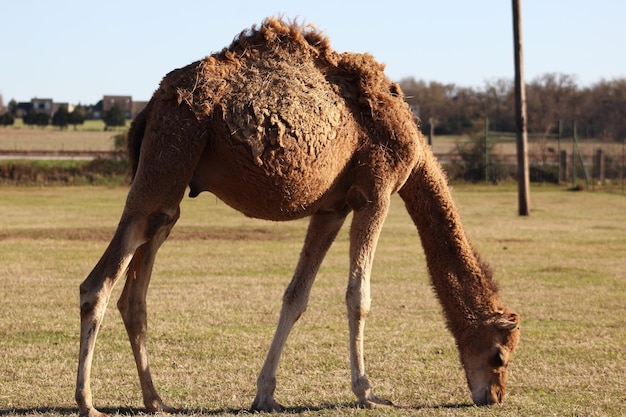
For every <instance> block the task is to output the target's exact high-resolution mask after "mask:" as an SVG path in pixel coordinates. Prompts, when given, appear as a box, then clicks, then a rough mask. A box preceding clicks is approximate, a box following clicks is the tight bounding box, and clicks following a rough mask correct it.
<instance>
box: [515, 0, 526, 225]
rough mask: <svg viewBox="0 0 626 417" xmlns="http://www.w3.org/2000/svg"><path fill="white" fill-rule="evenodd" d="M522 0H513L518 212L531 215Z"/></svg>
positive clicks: (522, 214)
mask: <svg viewBox="0 0 626 417" xmlns="http://www.w3.org/2000/svg"><path fill="white" fill-rule="evenodd" d="M521 1H522V0H513V43H514V48H513V50H514V55H515V122H516V123H515V124H516V126H517V197H518V214H519V215H520V216H528V215H530V185H529V183H530V171H529V167H528V132H527V129H526V85H525V83H524V53H523V48H522V13H521V4H520V3H521Z"/></svg>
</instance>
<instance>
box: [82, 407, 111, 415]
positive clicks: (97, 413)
mask: <svg viewBox="0 0 626 417" xmlns="http://www.w3.org/2000/svg"><path fill="white" fill-rule="evenodd" d="M78 415H79V417H108V414H105V413H101V412H100V411H98V410H96V409H95V408H93V407H92V408H90V409H88V410H87V411H83V410H81V411H79V412H78Z"/></svg>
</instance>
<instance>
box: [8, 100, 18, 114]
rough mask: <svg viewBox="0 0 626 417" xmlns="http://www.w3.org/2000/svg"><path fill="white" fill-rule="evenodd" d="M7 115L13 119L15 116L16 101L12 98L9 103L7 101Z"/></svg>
mask: <svg viewBox="0 0 626 417" xmlns="http://www.w3.org/2000/svg"><path fill="white" fill-rule="evenodd" d="M8 107H9V113H10V114H11V116H13V117H15V116H17V101H15V99H14V98H12V99H11V101H9V106H8Z"/></svg>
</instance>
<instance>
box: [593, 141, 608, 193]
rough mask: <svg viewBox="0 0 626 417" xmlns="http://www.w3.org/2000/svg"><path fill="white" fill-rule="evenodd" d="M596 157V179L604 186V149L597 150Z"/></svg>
mask: <svg viewBox="0 0 626 417" xmlns="http://www.w3.org/2000/svg"><path fill="white" fill-rule="evenodd" d="M594 156H595V158H594V161H593V167H594V178H595V179H597V180H598V184H604V180H605V177H604V151H603V150H602V149H597V150H596V154H595V155H594Z"/></svg>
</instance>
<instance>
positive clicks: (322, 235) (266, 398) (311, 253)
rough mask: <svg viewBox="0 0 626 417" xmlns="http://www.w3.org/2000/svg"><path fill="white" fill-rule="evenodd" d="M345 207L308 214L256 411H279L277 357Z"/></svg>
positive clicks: (262, 376) (259, 384)
mask: <svg viewBox="0 0 626 417" xmlns="http://www.w3.org/2000/svg"><path fill="white" fill-rule="evenodd" d="M347 213H348V212H347V211H345V212H342V213H335V212H333V213H325V214H315V215H313V217H312V218H311V222H310V223H309V228H308V231H307V235H306V239H305V241H304V246H303V248H302V252H301V253H300V260H299V261H298V266H297V267H296V270H295V272H294V275H293V278H292V279H291V282H290V283H289V286H288V287H287V289H286V290H285V294H284V295H283V305H282V308H281V311H280V318H279V320H278V327H277V328H276V333H275V334H274V339H273V340H272V345H271V346H270V349H269V351H268V353H267V357H266V358H265V363H264V364H263V368H262V369H261V372H260V373H259V377H258V379H257V394H256V397H255V399H254V402H253V403H252V409H253V410H256V411H281V410H282V406H281V405H280V404H279V403H278V402H276V400H275V399H274V390H275V389H276V370H277V369H278V361H279V359H280V355H281V354H282V351H283V348H284V347H285V343H286V341H287V337H288V336H289V332H290V331H291V329H292V327H293V325H294V324H295V322H296V321H297V320H298V318H299V317H300V315H301V314H302V313H304V311H305V310H306V306H307V303H308V300H309V294H310V293H311V286H312V285H313V281H314V280H315V275H316V274H317V271H318V269H319V267H320V264H321V263H322V260H323V259H324V256H325V255H326V252H327V251H328V248H330V246H331V244H332V243H333V241H334V240H335V237H336V236H337V233H338V232H339V229H341V226H342V225H343V222H344V220H345V218H346V215H347Z"/></svg>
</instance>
